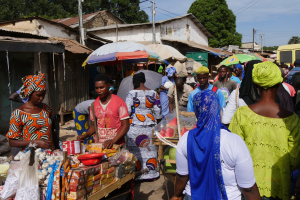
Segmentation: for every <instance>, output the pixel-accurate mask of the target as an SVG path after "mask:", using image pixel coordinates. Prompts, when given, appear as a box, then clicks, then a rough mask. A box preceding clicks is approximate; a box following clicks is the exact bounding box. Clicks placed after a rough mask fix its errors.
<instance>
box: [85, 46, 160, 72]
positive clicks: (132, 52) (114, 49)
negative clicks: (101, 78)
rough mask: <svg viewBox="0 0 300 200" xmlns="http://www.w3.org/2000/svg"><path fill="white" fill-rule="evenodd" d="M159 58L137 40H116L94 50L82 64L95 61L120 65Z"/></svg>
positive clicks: (101, 63)
mask: <svg viewBox="0 0 300 200" xmlns="http://www.w3.org/2000/svg"><path fill="white" fill-rule="evenodd" d="M159 59H160V57H159V55H157V54H156V53H155V52H154V51H152V50H151V49H150V48H148V47H146V46H145V45H142V44H139V43H135V42H116V43H110V44H106V45H103V46H101V47H99V48H98V49H96V50H95V51H93V53H91V55H89V57H88V58H87V59H86V60H85V61H84V63H83V64H82V66H85V65H86V64H94V63H99V65H100V66H107V65H119V64H130V63H138V62H148V61H157V60H159Z"/></svg>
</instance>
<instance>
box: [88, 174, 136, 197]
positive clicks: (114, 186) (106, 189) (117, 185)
mask: <svg viewBox="0 0 300 200" xmlns="http://www.w3.org/2000/svg"><path fill="white" fill-rule="evenodd" d="M134 177H135V172H132V173H131V174H126V176H125V177H123V178H122V179H120V180H117V181H116V182H114V183H112V184H110V185H108V186H106V187H104V188H102V189H101V190H99V191H98V192H96V193H95V194H93V195H91V196H89V197H88V200H99V199H101V198H103V197H107V196H108V195H109V193H111V192H113V191H115V190H116V189H120V188H121V187H122V185H124V184H125V183H127V182H128V181H130V180H132V179H134Z"/></svg>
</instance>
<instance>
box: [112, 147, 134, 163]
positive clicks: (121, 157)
mask: <svg viewBox="0 0 300 200" xmlns="http://www.w3.org/2000/svg"><path fill="white" fill-rule="evenodd" d="M132 156H133V155H132V154H131V153H129V151H128V150H126V149H122V151H121V152H119V153H116V154H115V155H113V156H112V157H110V158H109V164H111V165H119V164H125V163H126V162H131V160H132Z"/></svg>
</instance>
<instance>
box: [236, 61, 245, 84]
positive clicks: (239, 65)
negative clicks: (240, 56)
mask: <svg viewBox="0 0 300 200" xmlns="http://www.w3.org/2000/svg"><path fill="white" fill-rule="evenodd" d="M234 68H238V69H241V70H242V80H243V79H244V76H245V72H244V69H243V66H242V65H241V64H237V65H235V66H234Z"/></svg>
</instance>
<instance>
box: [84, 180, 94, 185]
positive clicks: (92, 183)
mask: <svg viewBox="0 0 300 200" xmlns="http://www.w3.org/2000/svg"><path fill="white" fill-rule="evenodd" d="M91 185H94V181H93V180H90V181H89V182H86V183H85V187H90V186H91Z"/></svg>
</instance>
